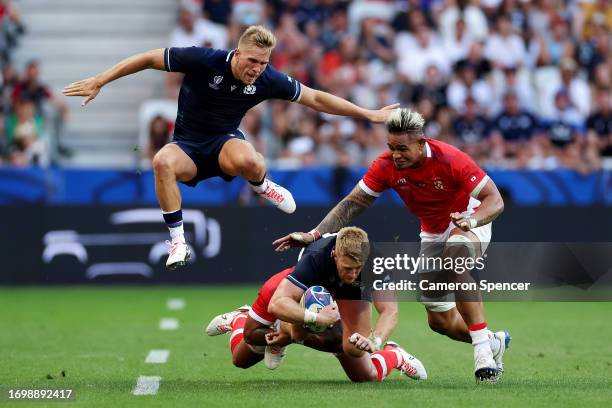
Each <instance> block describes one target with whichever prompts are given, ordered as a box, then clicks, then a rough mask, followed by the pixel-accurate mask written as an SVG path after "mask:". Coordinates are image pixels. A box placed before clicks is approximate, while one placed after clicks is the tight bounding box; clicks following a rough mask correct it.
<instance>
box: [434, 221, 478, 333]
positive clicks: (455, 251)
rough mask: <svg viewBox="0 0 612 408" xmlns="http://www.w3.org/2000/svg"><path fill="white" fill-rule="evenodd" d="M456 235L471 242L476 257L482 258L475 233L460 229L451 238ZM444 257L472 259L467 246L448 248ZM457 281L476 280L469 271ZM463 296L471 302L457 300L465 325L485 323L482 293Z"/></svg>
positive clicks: (464, 294) (459, 276)
mask: <svg viewBox="0 0 612 408" xmlns="http://www.w3.org/2000/svg"><path fill="white" fill-rule="evenodd" d="M456 234H461V235H463V236H465V237H467V238H468V239H469V240H470V241H472V242H473V243H474V247H475V255H476V256H480V253H481V251H480V242H479V241H478V237H477V236H476V235H475V234H474V233H472V232H464V231H462V230H460V229H459V228H456V229H454V230H453V231H451V233H450V236H451V237H452V236H453V235H456ZM443 256H444V257H447V256H448V257H464V258H468V257H470V252H469V250H468V249H467V248H466V247H465V246H462V245H457V246H452V247H450V248H449V247H447V248H446V249H445V251H444V255H443ZM457 280H458V281H462V282H468V281H470V282H474V279H473V278H472V277H471V275H470V272H469V271H466V272H464V273H463V274H462V275H458V276H457ZM461 295H462V296H467V298H468V299H469V300H470V301H469V302H466V301H460V300H457V302H456V304H457V311H458V312H459V314H460V315H461V317H462V318H463V321H464V322H465V324H466V325H467V326H471V325H475V324H479V323H482V322H484V321H485V314H484V306H483V304H482V300H481V297H480V292H479V291H472V292H469V293H462V294H461Z"/></svg>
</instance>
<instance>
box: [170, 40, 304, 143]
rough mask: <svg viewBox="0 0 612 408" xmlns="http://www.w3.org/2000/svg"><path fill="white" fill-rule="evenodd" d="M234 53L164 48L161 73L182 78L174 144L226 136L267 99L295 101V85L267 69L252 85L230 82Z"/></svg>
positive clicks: (293, 81)
mask: <svg viewBox="0 0 612 408" xmlns="http://www.w3.org/2000/svg"><path fill="white" fill-rule="evenodd" d="M233 55H234V51H225V50H217V49H213V48H205V47H185V48H178V47H172V48H166V49H165V51H164V64H165V68H166V71H169V72H183V73H185V78H184V79H183V84H182V86H181V90H180V93H179V98H178V112H177V116H176V124H175V130H174V135H175V138H177V139H179V140H189V141H196V142H197V141H199V140H202V138H203V137H206V136H212V135H218V134H226V133H231V132H232V131H234V130H236V129H238V126H239V125H240V121H241V120H242V118H243V117H244V115H245V114H246V112H247V111H248V110H249V109H251V108H252V107H253V106H255V105H257V104H258V103H260V102H262V101H264V100H266V99H285V100H288V101H292V102H294V101H296V100H297V99H298V98H299V96H300V92H301V85H300V83H299V82H298V81H296V80H295V79H293V78H291V77H290V76H288V75H285V74H283V73H282V72H279V71H277V70H276V69H274V67H272V66H271V65H268V66H267V67H266V69H265V70H264V72H263V73H262V74H261V75H260V76H259V77H258V78H257V80H256V81H255V82H254V83H253V84H252V85H245V84H244V83H242V82H241V81H240V80H238V79H236V78H234V76H233V75H232V69H231V59H232V56H233Z"/></svg>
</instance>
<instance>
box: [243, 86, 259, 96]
mask: <svg viewBox="0 0 612 408" xmlns="http://www.w3.org/2000/svg"><path fill="white" fill-rule="evenodd" d="M256 90H257V88H256V87H255V85H247V86H245V87H244V90H243V91H242V93H244V94H245V95H253V94H254V93H255V91H256Z"/></svg>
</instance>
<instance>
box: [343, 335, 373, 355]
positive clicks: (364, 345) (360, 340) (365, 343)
mask: <svg viewBox="0 0 612 408" xmlns="http://www.w3.org/2000/svg"><path fill="white" fill-rule="evenodd" d="M349 343H351V344H352V345H354V346H355V347H357V348H358V349H359V350H363V351H367V352H368V353H374V352H375V351H376V347H375V346H374V343H372V340H370V339H369V338H368V337H366V336H363V335H361V334H359V333H353V334H351V337H349Z"/></svg>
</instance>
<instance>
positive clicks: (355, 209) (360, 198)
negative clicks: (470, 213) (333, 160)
mask: <svg viewBox="0 0 612 408" xmlns="http://www.w3.org/2000/svg"><path fill="white" fill-rule="evenodd" d="M375 200H376V197H374V196H371V195H369V194H368V193H366V192H365V191H363V190H362V189H361V187H359V185H356V186H355V187H354V188H353V191H351V192H350V193H349V195H347V196H346V197H344V198H343V199H342V201H340V202H339V203H338V204H337V205H336V206H335V207H334V208H333V209H332V210H331V211H330V212H329V213H327V215H326V216H325V218H323V221H321V223H319V225H317V227H316V228H315V229H313V230H312V231H310V232H307V233H306V232H293V233H291V234H289V235H286V236H284V237H282V238H279V239H277V240H276V241H274V242H273V243H272V245H275V246H276V251H277V252H283V251H286V250H288V249H289V248H291V247H303V246H306V245H308V244H310V243H311V242H313V241H316V240H317V239H319V238H321V235H323V234H327V233H329V232H337V231H338V230H339V229H340V228H342V227H346V226H347V225H349V224H350V223H351V221H352V220H353V219H354V218H355V217H357V216H358V215H359V214H361V213H362V212H363V211H365V209H366V208H369V207H370V206H371V205H372V204H373V203H374V201H375Z"/></svg>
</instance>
